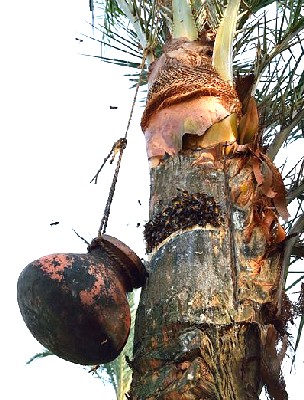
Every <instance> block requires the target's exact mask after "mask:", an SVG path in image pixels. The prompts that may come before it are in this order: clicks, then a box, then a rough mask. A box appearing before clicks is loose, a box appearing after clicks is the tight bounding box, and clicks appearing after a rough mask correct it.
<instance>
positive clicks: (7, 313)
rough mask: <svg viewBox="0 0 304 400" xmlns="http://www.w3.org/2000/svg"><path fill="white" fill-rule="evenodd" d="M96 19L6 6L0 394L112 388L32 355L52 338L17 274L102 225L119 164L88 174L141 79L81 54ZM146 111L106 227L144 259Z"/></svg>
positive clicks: (131, 138) (34, 398)
mask: <svg viewBox="0 0 304 400" xmlns="http://www.w3.org/2000/svg"><path fill="white" fill-rule="evenodd" d="M88 22H90V13H89V9H88V1H86V0H81V1H80V0H65V1H64V2H62V1H60V2H59V1H58V0H53V1H48V2H45V1H41V0H40V1H38V0H32V1H28V2H24V1H21V0H15V1H14V2H2V3H1V5H0V50H1V64H0V70H1V74H0V88H1V92H0V101H1V118H0V130H1V148H0V152H1V157H0V167H1V169H0V171H1V172H0V173H1V193H2V194H1V207H0V233H1V245H2V246H1V248H2V251H3V254H2V263H1V264H2V290H1V291H0V292H1V294H0V296H1V298H0V300H1V303H0V304H1V316H2V322H1V331H0V337H1V341H0V346H1V373H0V376H1V385H0V397H1V398H5V399H7V400H10V399H16V398H21V396H22V398H23V399H25V400H27V399H31V400H38V399H39V400H40V399H41V398H42V397H43V399H44V400H50V399H52V400H53V399H54V398H57V399H59V400H61V399H63V398H69V399H73V400H80V399H83V396H87V397H90V396H94V398H100V399H107V400H112V399H114V398H115V397H114V393H113V390H111V388H110V387H109V386H108V385H107V386H105V385H104V384H103V383H102V382H101V380H100V379H98V378H94V376H92V375H91V374H89V373H88V371H87V369H85V368H84V367H82V366H79V365H74V364H72V363H69V362H66V361H64V360H61V359H59V358H58V357H55V356H50V357H47V358H46V359H42V360H37V361H35V362H33V363H31V364H30V365H26V362H27V361H28V360H29V359H30V358H31V357H32V356H33V355H35V354H36V353H39V352H40V351H41V350H43V348H42V346H41V345H40V344H39V343H38V342H37V341H36V340H35V339H34V338H33V336H32V335H31V333H30V332H29V330H28V329H27V327H26V326H25V324H24V322H23V320H22V317H21V314H20V312H19V308H18V305H17V301H16V284H17V280H18V276H19V274H20V272H21V271H22V269H23V268H24V267H26V265H27V264H29V263H30V262H31V261H33V260H35V259H37V258H39V257H41V256H44V255H48V254H52V253H58V252H65V253H70V252H76V253H85V252H86V244H85V243H84V242H83V241H81V240H80V239H79V238H78V237H77V236H76V234H75V233H74V231H73V229H74V230H76V231H77V232H78V234H79V235H81V236H82V237H84V238H85V239H86V240H87V241H89V242H90V241H91V239H93V238H94V237H95V236H96V235H97V231H98V228H99V224H100V220H101V218H102V215H103V209H104V206H105V202H106V199H107V196H108V192H109V187H110V183H111V179H112V177H113V172H114V166H113V165H108V166H106V167H105V168H104V170H103V171H102V172H101V174H100V177H99V181H98V184H97V185H94V184H92V183H90V180H91V179H92V177H93V176H94V175H95V173H96V172H97V170H98V168H99V166H100V164H101V163H102V161H103V159H104V157H105V156H106V155H107V154H108V152H109V150H110V148H111V147H112V145H113V142H114V141H116V140H117V139H119V138H120V137H123V136H124V134H125V130H126V126H127V122H128V117H129V113H130V110H131V103H132V100H133V96H134V89H130V86H131V85H130V82H129V81H128V79H127V78H126V77H124V76H123V74H124V72H127V71H124V70H123V69H120V68H119V67H115V66H113V65H106V64H104V63H102V62H100V61H99V60H98V59H96V58H92V57H84V56H83V55H81V53H90V54H93V53H94V52H95V53H96V47H95V46H92V43H91V42H90V41H88V40H84V42H82V43H80V42H79V41H77V40H75V38H76V37H80V34H81V33H91V28H90V26H89V24H88ZM110 106H116V107H117V109H114V110H113V109H110ZM141 112H142V104H137V106H136V109H135V115H134V118H133V120H132V123H131V127H130V130H129V134H128V146H127V149H126V150H125V153H124V157H123V162H122V166H121V172H120V175H119V178H118V184H117V189H116V192H115V196H114V201H113V206H112V211H111V215H110V219H109V224H108V229H107V233H108V234H109V235H112V236H115V237H117V238H118V239H120V240H122V241H123V242H125V243H126V244H127V245H129V246H130V247H131V248H132V249H133V250H134V251H135V252H136V253H137V254H138V255H139V256H140V257H144V243H143V238H142V226H143V224H144V223H145V222H146V221H147V219H148V207H147V205H148V196H149V172H148V163H147V160H146V154H145V143H144V137H143V134H142V132H141V130H140V128H139V121H140V115H141ZM138 200H139V201H138ZM57 221H58V222H59V224H58V225H54V226H52V225H50V224H51V223H52V222H57ZM138 224H140V226H139V227H138ZM301 348H302V349H303V344H302V347H301ZM302 353H303V352H302ZM302 366H303V356H301V355H299V357H298V362H297V369H296V371H294V370H293V372H292V374H291V375H289V376H288V379H287V383H288V388H289V391H290V399H291V400H297V399H298V397H297V393H298V391H297V385H296V382H297V381H299V380H300V379H301V376H303V367H302ZM288 371H289V370H288ZM299 371H302V372H299ZM1 393H2V394H1ZM55 396H56V397H55ZM67 396H68V397H67Z"/></svg>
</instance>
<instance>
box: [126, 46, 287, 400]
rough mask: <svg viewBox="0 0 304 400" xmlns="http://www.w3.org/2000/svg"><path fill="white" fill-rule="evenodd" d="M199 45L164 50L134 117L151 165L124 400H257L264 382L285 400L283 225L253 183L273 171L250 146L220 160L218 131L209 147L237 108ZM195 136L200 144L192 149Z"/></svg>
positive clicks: (223, 133)
mask: <svg viewBox="0 0 304 400" xmlns="http://www.w3.org/2000/svg"><path fill="white" fill-rule="evenodd" d="M196 45H197V43H196V44H194V47H193V46H192V45H191V46H190V47H191V48H190V50H189V46H188V44H186V47H185V41H182V43H181V45H180V46H179V45H177V47H176V45H175V44H174V43H173V47H172V46H171V45H169V46H168V51H167V53H166V51H165V52H164V54H163V56H162V57H161V59H159V60H160V61H159V63H158V64H157V65H156V66H154V70H153V69H152V73H151V76H150V87H151V88H152V93H151V91H150V93H149V95H148V103H147V107H146V110H145V113H144V116H143V119H142V127H143V130H144V132H145V135H146V138H147V150H148V157H149V158H150V161H152V168H151V172H150V179H151V195H150V220H149V222H148V223H147V224H146V227H145V238H146V243H147V253H149V254H150V262H149V271H148V272H149V278H148V280H147V283H146V285H145V286H144V288H143V289H142V294H141V300H140V304H139V307H138V311H137V318H136V327H135V339H134V360H133V364H132V365H133V382H132V386H131V394H130V396H131V398H132V399H134V400H135V399H136V400H144V399H149V400H152V399H166V400H171V399H189V400H190V399H221V400H230V399H237V400H247V399H258V398H259V394H260V392H261V388H262V386H263V384H265V385H266V387H267V389H268V392H269V393H270V395H271V396H273V397H274V398H276V399H285V398H287V397H286V396H287V395H286V392H285V389H284V382H283V380H282V378H281V374H280V362H281V358H282V357H281V354H277V351H276V344H277V343H278V338H279V335H280V334H282V335H283V334H284V321H283V317H282V315H281V314H280V312H279V310H280V306H281V300H280V299H279V293H281V287H280V285H281V275H282V271H281V270H282V255H281V252H280V246H279V244H278V243H279V242H280V241H281V240H282V238H281V228H280V225H279V224H278V222H277V215H276V211H275V209H274V204H273V198H272V197H271V196H269V193H268V195H267V193H266V194H265V191H266V189H265V187H264V192H263V191H261V190H260V187H261V184H262V183H261V179H257V176H258V173H260V174H263V171H262V169H263V168H264V169H265V168H266V169H267V168H268V169H269V170H273V167H272V166H270V165H269V162H268V161H267V159H265V158H264V159H263V156H262V154H261V155H260V158H259V157H257V155H256V154H254V153H253V152H252V151H250V150H248V148H247V149H245V150H244V151H243V152H241V153H240V152H234V153H233V152H230V155H229V154H227V153H229V152H227V151H226V150H225V145H224V144H223V142H226V141H231V138H232V133H233V134H234V129H231V131H229V132H228V133H227V126H223V125H222V126H221V125H218V126H217V131H216V134H215V137H216V140H215V142H214V141H213V137H214V132H215V131H212V132H211V133H212V135H211V136H210V135H209V138H208V132H210V131H208V128H210V125H216V124H217V123H218V122H221V121H223V120H225V119H227V118H226V117H227V114H228V116H229V115H233V114H234V115H237V116H238V118H239V113H240V105H239V104H238V102H239V100H238V98H237V95H236V92H234V90H233V89H232V88H230V87H229V86H228V84H226V83H225V82H222V81H221V80H220V78H219V77H218V76H217V75H216V74H215V73H214V71H212V68H211V67H210V64H208V46H207V47H206V43H203V51H202V48H201V46H202V44H201V43H200V45H199V46H200V47H199V51H197V50H196ZM195 53H196V55H197V57H196V56H195ZM198 54H199V55H200V57H202V60H203V61H202V63H201V64H200V62H199V61H198V59H199V56H198ZM189 55H190V57H188V56H189ZM163 71H164V73H163ZM189 71H190V72H189ZM196 73H197V76H198V80H199V79H201V81H200V82H199V84H197V81H196V80H195V78H194V79H193V77H195V74H196ZM187 74H188V75H187ZM189 76H190V78H189ZM201 76H203V78H200V77H201ZM206 77H207V78H206ZM208 77H209V79H208ZM181 78H182V79H181ZM206 79H207V80H206ZM155 82H156V83H155ZM175 84H176V85H177V86H178V85H179V88H178V89H176V86H175V88H174V85H175ZM187 84H188V86H187ZM178 94H181V96H180V97H178ZM214 99H216V102H214ZM205 101H206V102H207V103H206V102H205ZM204 102H205V103H204ZM202 104H203V105H202ZM207 105H209V106H208V107H207ZM212 107H213V108H212ZM214 107H215V108H217V109H216V110H215V108H214ZM223 109H224V111H223ZM185 110H186V111H185ZM191 110H193V113H192V114H191ZM222 111H223V115H222V114H221V116H220V117H219V118H218V119H219V121H218V120H216V118H215V119H213V120H212V115H217V116H219V115H220V113H221V112H222ZM208 113H209V114H210V115H211V117H210V118H209V117H208ZM212 113H213V114H212ZM210 115H209V116H210ZM202 116H203V117H202ZM206 116H207V117H208V118H205V117H206ZM189 118H190V122H189ZM168 121H169V122H170V123H169V124H168V125H166V126H165V128H163V127H164V125H163V124H167V122H168ZM185 121H186V122H185ZM206 121H211V124H210V125H209V126H205V125H204V126H203V128H202V125H203V124H205V122H206ZM189 126H190V131H189ZM229 126H232V124H230V123H229ZM170 129H171V130H170ZM195 130H197V131H195ZM204 130H205V131H204ZM189 132H190V135H188V133H189ZM204 132H205V133H204ZM206 132H207V134H206ZM187 136H188V140H187V141H185V140H184V139H185V137H187ZM195 136H196V137H201V138H202V139H199V140H197V142H196V143H195V145H193V142H195V140H194V138H195ZM206 137H207V141H206V140H205V139H206ZM221 137H222V140H218V138H221ZM216 142H217V143H216ZM205 147H208V151H206V149H205ZM202 148H203V149H202ZM168 155H170V156H171V157H168ZM257 158H259V161H258V163H262V164H263V163H264V164H263V165H262V166H259V165H257V161H256V160H257ZM155 159H156V161H155ZM259 168H260V169H259ZM257 181H259V184H258V182H257ZM262 186H263V184H262ZM264 186H265V185H264ZM283 308H284V307H283Z"/></svg>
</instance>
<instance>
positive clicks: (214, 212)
mask: <svg viewBox="0 0 304 400" xmlns="http://www.w3.org/2000/svg"><path fill="white" fill-rule="evenodd" d="M222 222H223V217H222V215H221V212H220V208H219V206H218V204H217V203H216V202H215V200H214V198H213V197H212V196H207V195H206V194H205V193H189V192H187V191H180V192H179V193H178V194H177V196H175V197H174V198H173V199H172V200H171V202H170V204H169V205H168V206H166V207H163V208H162V209H161V210H160V211H159V212H158V213H157V214H156V215H155V216H154V217H153V218H152V219H151V220H150V221H149V222H147V223H146V224H145V229H144V236H145V240H146V250H147V253H151V252H152V250H153V248H154V247H156V246H158V245H159V244H160V243H162V242H163V241H164V240H165V239H166V238H168V237H169V236H170V235H172V233H174V232H176V231H178V230H183V229H187V228H191V227H193V226H195V225H197V226H200V227H204V226H206V225H207V224H210V225H212V226H214V227H217V226H220V225H221V223H222Z"/></svg>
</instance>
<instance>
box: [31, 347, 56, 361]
mask: <svg viewBox="0 0 304 400" xmlns="http://www.w3.org/2000/svg"><path fill="white" fill-rule="evenodd" d="M53 355H54V354H53V353H52V352H51V351H50V350H47V349H45V350H43V351H42V352H41V353H37V354H35V355H34V356H33V357H31V358H30V359H29V360H28V361H27V362H26V364H31V363H32V362H33V361H35V360H40V359H41V358H45V357H48V356H53Z"/></svg>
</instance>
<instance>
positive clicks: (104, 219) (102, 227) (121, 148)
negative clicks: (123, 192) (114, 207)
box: [91, 48, 149, 237]
mask: <svg viewBox="0 0 304 400" xmlns="http://www.w3.org/2000/svg"><path fill="white" fill-rule="evenodd" d="M148 51H149V49H148V48H146V49H144V51H143V56H142V61H141V64H140V74H139V78H138V81H137V84H136V88H135V94H134V98H133V102H132V107H131V111H130V115H129V120H128V123H127V128H126V132H125V135H124V137H123V138H121V139H119V140H118V141H117V142H116V143H115V145H114V146H113V147H112V150H111V152H110V154H113V153H114V156H115V153H116V152H115V150H117V149H118V150H119V157H118V160H117V165H116V169H115V172H114V176H113V181H112V184H111V187H110V192H109V196H108V200H107V203H106V206H105V209H104V213H103V217H102V219H101V222H100V227H99V229H98V237H100V236H101V235H102V234H103V233H105V232H106V229H107V225H108V219H109V216H110V211H111V204H112V201H113V196H114V192H115V186H116V183H117V179H118V173H119V170H120V164H121V159H122V155H123V151H124V149H125V148H126V147H127V136H128V132H129V128H130V125H131V120H132V116H133V113H134V108H135V104H136V99H137V95H138V91H139V87H140V83H141V80H142V75H143V70H144V67H145V63H146V58H147V53H148ZM109 157H110V155H109V156H107V157H106V159H105V160H104V163H103V165H104V164H105V162H106V161H107V160H108V158H109ZM103 165H102V167H103ZM102 167H101V168H102ZM101 168H100V169H99V172H100V170H101ZM99 172H98V173H99ZM98 173H97V174H96V175H95V177H94V178H95V182H96V179H97V176H98ZM94 178H93V179H92V181H93V180H94ZM92 181H91V182H92Z"/></svg>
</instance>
